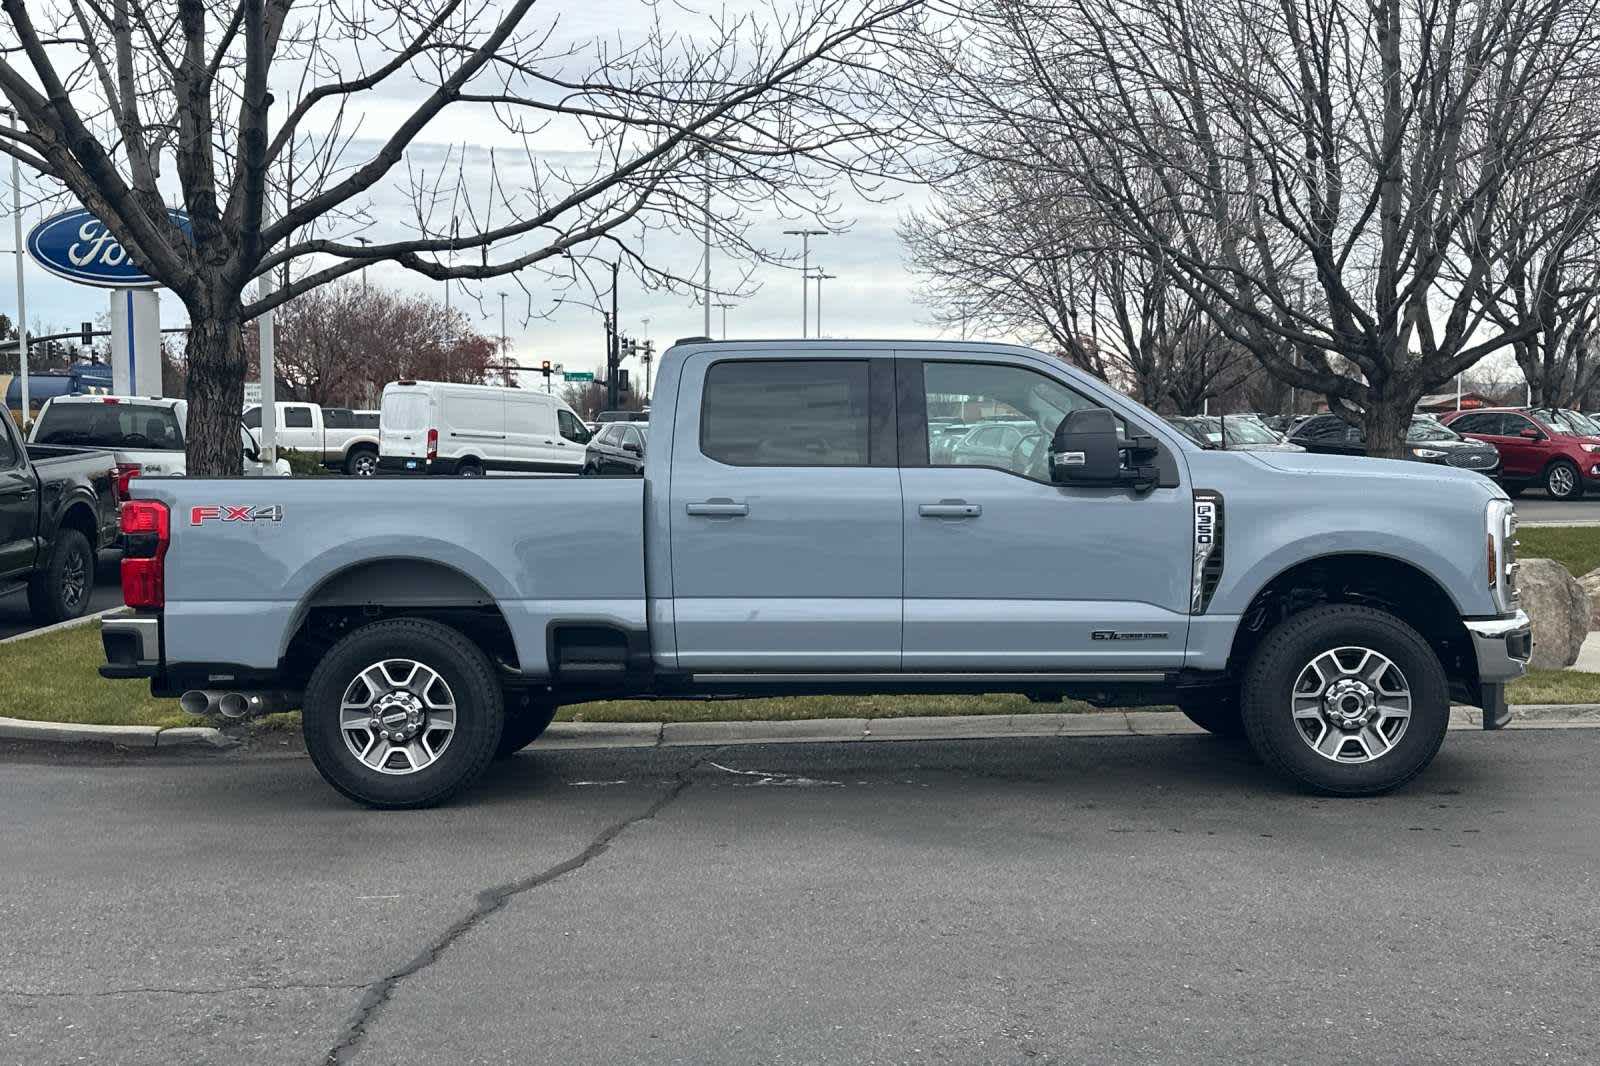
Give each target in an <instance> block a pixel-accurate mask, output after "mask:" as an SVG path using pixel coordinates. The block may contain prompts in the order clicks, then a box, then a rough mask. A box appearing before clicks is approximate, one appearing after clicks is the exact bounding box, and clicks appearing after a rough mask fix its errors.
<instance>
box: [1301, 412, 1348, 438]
mask: <svg viewBox="0 0 1600 1066" xmlns="http://www.w3.org/2000/svg"><path fill="white" fill-rule="evenodd" d="M1344 430H1345V423H1344V419H1342V418H1340V417H1339V416H1338V415H1318V416H1317V417H1316V418H1313V419H1311V420H1310V421H1308V422H1307V423H1306V424H1305V425H1303V426H1301V427H1300V428H1299V429H1297V430H1295V432H1294V435H1295V436H1296V437H1299V438H1300V439H1301V440H1306V441H1311V442H1312V443H1314V444H1336V443H1339V442H1341V441H1343V440H1344Z"/></svg>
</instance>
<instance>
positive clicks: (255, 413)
mask: <svg viewBox="0 0 1600 1066" xmlns="http://www.w3.org/2000/svg"><path fill="white" fill-rule="evenodd" d="M244 424H245V425H246V426H248V427H250V428H251V429H260V428H261V408H259V407H252V408H250V410H248V411H246V412H245V413H244Z"/></svg>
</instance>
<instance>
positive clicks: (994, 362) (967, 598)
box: [897, 353, 1194, 673]
mask: <svg viewBox="0 0 1600 1066" xmlns="http://www.w3.org/2000/svg"><path fill="white" fill-rule="evenodd" d="M907 354H911V353H907ZM897 369H898V378H899V411H898V415H899V432H900V463H901V471H900V476H901V486H902V493H903V495H904V499H905V624H904V638H903V639H904V653H903V655H902V664H903V669H904V670H905V671H907V672H917V673H923V672H963V671H976V672H982V671H996V670H1010V671H1018V672H1031V671H1095V670H1119V669H1140V668H1152V669H1154V668H1176V667H1179V666H1181V665H1182V664H1183V656H1184V645H1185V643H1186V641H1187V639H1188V627H1189V616H1188V609H1189V597H1190V574H1191V570H1192V566H1193V563H1192V559H1193V554H1194V553H1193V547H1192V543H1193V521H1194V504H1193V497H1192V494H1191V490H1190V488H1189V486H1188V485H1187V484H1185V483H1184V480H1185V478H1186V473H1185V472H1184V471H1183V470H1182V466H1181V464H1179V463H1177V462H1176V461H1172V462H1170V464H1168V469H1169V470H1173V471H1177V475H1176V476H1175V477H1174V476H1172V475H1170V474H1169V475H1168V477H1167V479H1166V480H1167V481H1168V487H1158V488H1155V489H1151V490H1149V491H1147V492H1143V493H1138V492H1135V491H1134V490H1133V489H1132V488H1131V487H1086V486H1068V485H1061V484H1055V483H1053V482H1052V481H1051V480H1050V466H1049V454H1048V453H1049V447H1050V442H1051V438H1052V436H1053V435H1054V433H1055V429H1056V427H1057V425H1058V424H1059V423H1060V421H1061V419H1062V418H1064V417H1065V416H1066V414H1067V413H1068V412H1069V411H1072V410H1076V409H1079V408H1082V407H1091V406H1108V405H1106V404H1100V403H1096V401H1094V400H1093V399H1092V398H1091V397H1090V396H1089V395H1088V394H1087V393H1085V392H1083V391H1080V390H1078V389H1075V388H1073V387H1072V386H1070V385H1068V384H1067V382H1066V377H1065V375H1061V374H1060V373H1059V371H1058V370H1056V369H1055V368H1054V367H1052V366H1050V365H1049V364H1048V363H1047V362H1046V361H1045V360H1042V359H1031V358H1028V357H1025V356H1023V355H1021V354H1020V353H1019V354H1006V355H1004V356H989V355H983V356H978V355H973V356H972V357H970V358H969V357H966V356H964V355H963V356H957V357H947V356H943V355H941V356H940V357H939V358H938V359H934V358H929V359H927V360H922V359H917V358H902V359H900V360H898V362H897ZM930 417H933V418H936V419H937V418H951V417H954V418H958V419H960V420H962V421H966V422H972V423H982V422H985V421H992V422H996V423H1007V424H1011V425H1016V424H1018V422H1019V421H1020V420H1027V421H1031V422H1032V423H1033V427H1032V428H1027V427H1024V432H1023V435H1022V440H1021V441H1020V442H1019V444H1018V446H1017V447H1016V448H1015V449H1014V450H1013V451H1012V452H1011V454H1010V455H1008V456H1006V457H1004V459H1001V460H996V461H995V462H993V463H992V464H990V465H981V466H979V465H968V463H970V459H969V460H967V461H966V462H962V463H959V465H958V463H957V460H956V459H954V458H952V457H949V456H941V455H937V454H936V455H934V456H933V457H931V458H930V455H929V451H928V437H927V425H928V419H929V418H930ZM1119 417H1121V416H1120V414H1119ZM1122 424H1123V426H1124V429H1127V428H1132V429H1134V430H1135V431H1137V432H1140V433H1147V432H1150V429H1149V427H1145V426H1131V427H1130V426H1129V424H1128V423H1127V422H1126V420H1125V419H1124V420H1123V423H1122ZM1174 482H1175V484H1174Z"/></svg>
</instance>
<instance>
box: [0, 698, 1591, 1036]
mask: <svg viewBox="0 0 1600 1066" xmlns="http://www.w3.org/2000/svg"><path fill="white" fill-rule="evenodd" d="M7 761H8V765H7V767H6V773H5V774H4V775H0V809H4V810H5V811H6V812H7V814H6V817H5V819H4V820H3V821H0V928H3V929H4V931H5V935H4V937H3V938H0V960H3V966H4V970H5V978H4V981H3V987H0V1018H3V1021H0V1034H3V1036H4V1039H3V1040H0V1062H4V1063H17V1064H27V1066H36V1064H39V1063H44V1062H68V1061H98V1062H113V1061H114V1062H118V1063H127V1064H132V1063H162V1064H166V1063H172V1062H178V1061H183V1062H250V1063H262V1064H265V1063H302V1064H310V1063H323V1062H339V1063H343V1062H369V1063H437V1062H446V1061H449V1062H460V1063H487V1062H497V1063H498V1062H518V1063H524V1062H526V1063H534V1062H559V1063H580V1062H605V1063H611V1062H619V1061H626V1062H642V1061H649V1062H705V1061H742V1062H767V1063H796V1062H884V1063H887V1062H929V1061H935V1062H962V1063H966V1062H1022V1061H1039V1062H1053V1061H1060V1062H1081V1061H1094V1062H1130V1063H1132V1062H1139V1063H1146V1062H1183V1063H1192V1062H1231V1063H1254V1062H1262V1063H1267V1062H1271V1063H1279V1062H1297V1063H1323V1062H1326V1063H1345V1062H1352V1061H1362V1062H1395V1063H1400V1062H1404V1063H1422V1062H1439V1063H1458V1062H1463V1061H1479V1062H1502V1063H1531V1062H1541V1063H1547V1062H1572V1063H1577V1062H1592V1061H1593V1052H1594V1048H1595V1047H1596V1046H1600V1015H1597V1014H1596V1012H1595V1010H1594V1006H1593V1005H1594V999H1595V994H1596V992H1597V991H1600V978H1597V977H1596V974H1595V962H1596V958H1597V955H1596V953H1597V951H1600V941H1597V940H1596V933H1595V930H1596V928H1600V903H1597V902H1596V898H1595V895H1594V892H1593V885H1594V883H1595V878H1596V876H1597V875H1600V835H1597V834H1596V833H1595V832H1594V831H1593V826H1594V825H1595V824H1596V821H1597V819H1600V770H1597V769H1596V765H1597V763H1600V730H1563V731H1554V730H1531V729H1528V730H1513V731H1510V732H1507V733H1503V734H1481V733H1474V732H1464V733H1453V734H1452V735H1451V736H1450V737H1449V739H1448V740H1447V742H1446V744H1445V747H1444V750H1443V752H1442V753H1441V755H1440V758H1439V759H1438V761H1437V762H1436V763H1435V764H1434V766H1433V768H1432V769H1431V770H1429V771H1428V773H1426V774H1425V775H1424V776H1423V777H1422V778H1421V779H1420V780H1418V781H1417V782H1415V783H1414V784H1412V785H1411V786H1409V787H1407V788H1406V789H1404V790H1403V791H1402V792H1401V793H1399V794H1396V795H1394V796H1390V797H1387V798H1383V799H1374V800H1363V801H1334V800H1325V799H1318V798H1314V797H1309V796H1306V795H1304V794H1301V793H1298V792H1293V791H1289V790H1286V789H1285V788H1284V787H1283V786H1281V785H1280V784H1279V783H1278V782H1277V780H1276V779H1275V778H1273V777H1271V776H1270V775H1268V774H1267V773H1265V772H1264V771H1263V770H1262V769H1261V768H1260V767H1258V766H1257V765H1256V764H1255V763H1254V762H1253V760H1252V759H1251V758H1250V757H1249V756H1248V755H1247V754H1246V752H1245V751H1244V749H1242V748H1238V747H1234V746H1232V745H1229V744H1227V743H1225V742H1220V741H1216V740H1213V739H1211V738H1207V737H1198V736H1188V737H1162V738H1104V739H1087V738H1077V739H1059V740H1057V739H1032V740H1026V741H977V742H964V743H938V744H936V743H905V744H879V745H870V746H867V745H848V744H841V745H831V746H811V745H805V746H801V745H792V746H766V747H741V748H724V749H715V748H702V749H658V750H648V749H647V750H629V751H620V750H618V751H571V752H560V753H556V752H548V751H544V752H541V751H539V750H538V749H537V748H535V749H533V750H532V751H530V752H528V753H525V754H524V755H522V756H520V757H518V758H517V759H514V760H512V761H511V762H510V763H508V764H503V765H502V766H501V767H499V768H498V769H497V770H496V771H495V772H494V773H493V774H492V775H491V777H490V778H489V779H488V780H487V781H486V782H485V783H484V784H483V785H482V786H481V787H480V788H479V789H478V790H476V791H475V792H474V794H473V796H472V802H470V803H463V804H458V805H455V806H451V807H447V808H444V809H439V810H434V811H424V812H414V813H406V814H378V813H373V812H370V811H364V810H361V809H358V808H355V807H352V806H350V805H349V804H347V803H345V802H343V801H342V800H341V799H340V798H339V797H337V796H336V795H334V794H333V793H332V792H331V791H330V790H328V789H325V788H322V787H320V786H319V785H318V783H317V782H316V780H315V777H314V772H313V770H312V768H311V766H310V765H309V763H308V762H307V760H306V759H305V758H304V757H303V756H300V755H298V754H293V753H285V754H282V755H277V756H272V755H250V756H239V755H226V756H206V757H190V758H167V759H158V758H156V757H154V756H150V757H142V758H131V757H130V758H127V759H119V758H115V757H112V758H97V757H93V756H84V755H75V756H60V755H47V754H43V753H41V752H40V751H39V750H38V749H33V750H30V751H17V752H8V753H7ZM86 811H92V812H94V815H93V817H84V813H85V812H86Z"/></svg>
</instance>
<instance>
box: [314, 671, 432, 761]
mask: <svg viewBox="0 0 1600 1066" xmlns="http://www.w3.org/2000/svg"><path fill="white" fill-rule="evenodd" d="M455 731H456V698H455V695H454V694H453V693H452V692H451V691H450V686H449V685H447V684H445V681H444V678H442V677H440V676H439V672H438V671H437V670H435V669H433V668H432V667H431V666H428V665H426V664H424V663H419V662H417V661H416V660H414V659H385V660H383V661H382V662H377V663H373V664H372V665H371V666H369V667H367V668H366V669H365V670H362V671H361V672H360V673H359V674H357V675H356V676H355V677H354V678H353V679H352V680H351V682H350V684H349V685H347V686H346V687H345V690H344V697H343V699H341V700H340V701H339V732H340V733H341V734H343V736H344V743H345V747H346V748H348V749H350V754H352V755H354V756H355V757H356V758H357V759H358V760H359V761H360V762H361V763H362V764H363V765H364V766H366V767H367V768H368V769H369V770H376V771H377V772H378V773H380V774H414V773H416V772H417V771H419V770H425V769H427V768H428V767H429V766H432V765H433V764H434V763H435V762H437V761H438V759H439V757H440V756H441V755H443V754H444V752H445V749H446V748H448V747H449V746H450V740H451V738H452V737H454V736H455Z"/></svg>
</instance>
